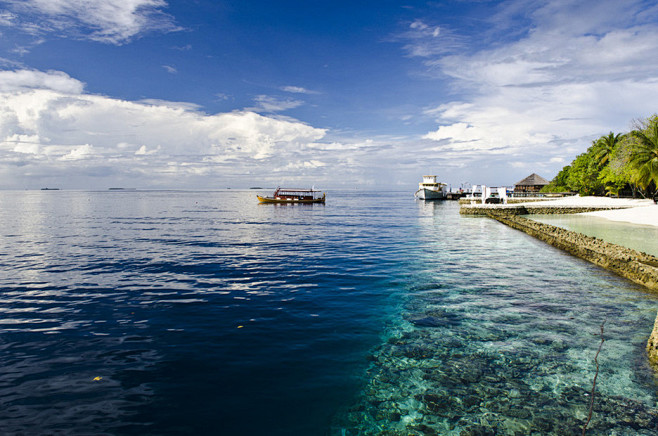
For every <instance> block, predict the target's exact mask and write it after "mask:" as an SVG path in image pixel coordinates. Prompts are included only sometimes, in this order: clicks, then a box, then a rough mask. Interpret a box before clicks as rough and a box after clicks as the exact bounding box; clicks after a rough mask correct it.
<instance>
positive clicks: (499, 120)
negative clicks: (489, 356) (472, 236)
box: [0, 0, 658, 192]
mask: <svg viewBox="0 0 658 436" xmlns="http://www.w3.org/2000/svg"><path fill="white" fill-rule="evenodd" d="M657 112H658V2H656V0H652V1H646V0H624V1H619V0H596V1H590V0H555V1H535V0H510V1H487V0H454V1H406V2H405V1H389V0H377V1H371V0H350V1H344V0H332V1H319V0H303V1H302V0H299V1H293V0H239V1H238V0H231V1H224V0H184V1H183V0H0V189H21V190H22V189H39V188H42V187H58V188H62V189H107V188H109V187H130V188H138V189H223V188H227V187H230V188H246V187H252V186H264V187H274V186H285V187H310V186H315V187H319V188H324V189H374V190H377V189H396V190H407V189H408V190H409V191H410V192H413V191H415V188H416V187H417V183H418V182H420V181H421V176H422V175H425V174H436V175H437V176H438V179H439V180H440V181H443V182H445V183H448V184H450V185H451V187H452V188H459V187H461V186H471V185H472V184H486V185H489V186H511V185H513V184H514V183H515V182H517V181H519V180H521V179H523V178H525V177H526V176H528V175H529V174H531V173H537V174H539V175H541V176H543V177H544V178H546V179H549V180H550V179H552V178H553V177H554V176H555V175H556V174H557V172H558V171H559V170H560V169H561V168H562V167H563V166H564V165H567V164H569V163H570V162H571V161H572V160H573V159H574V157H575V156H577V155H578V154H580V153H582V152H584V151H585V150H586V149H587V148H588V147H589V146H590V145H591V143H592V141H593V140H595V139H596V138H598V137H600V136H602V135H606V134H608V133H609V132H611V131H612V132H616V133H618V132H627V131H629V130H630V129H631V128H632V125H633V122H634V120H637V119H642V118H646V117H648V116H651V115H653V114H655V113H657Z"/></svg>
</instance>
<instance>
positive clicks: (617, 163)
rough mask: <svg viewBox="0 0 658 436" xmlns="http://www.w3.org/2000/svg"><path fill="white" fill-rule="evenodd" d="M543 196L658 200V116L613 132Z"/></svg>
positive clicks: (569, 167)
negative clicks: (566, 194) (572, 194)
mask: <svg viewBox="0 0 658 436" xmlns="http://www.w3.org/2000/svg"><path fill="white" fill-rule="evenodd" d="M542 192H577V193H579V194H580V195H613V196H620V195H621V196H632V197H645V198H646V197H655V196H656V195H658V115H653V116H651V117H649V118H646V119H640V120H637V121H635V122H634V125H633V130H631V131H630V132H628V133H616V134H615V133H613V132H610V133H609V134H607V135H605V136H601V137H600V138H599V139H596V140H594V141H592V145H591V146H590V147H589V148H588V149H587V151H586V152H585V153H582V154H580V155H578V156H577V157H576V159H574V160H573V162H571V164H570V165H567V166H565V167H564V168H562V170H561V171H560V172H559V173H558V175H557V176H555V178H554V179H553V180H551V182H550V183H549V184H548V185H546V186H545V187H544V188H543V189H542Z"/></svg>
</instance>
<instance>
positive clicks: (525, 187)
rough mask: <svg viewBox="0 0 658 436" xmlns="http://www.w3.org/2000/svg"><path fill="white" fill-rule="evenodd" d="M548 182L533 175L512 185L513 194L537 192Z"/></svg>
mask: <svg viewBox="0 0 658 436" xmlns="http://www.w3.org/2000/svg"><path fill="white" fill-rule="evenodd" d="M548 183H549V181H548V180H546V179H545V178H543V177H542V176H540V175H537V174H535V173H532V174H530V175H529V176H528V177H526V178H525V179H523V180H521V181H519V182H516V183H515V184H514V192H539V191H540V190H541V188H543V187H544V186H546V185H548Z"/></svg>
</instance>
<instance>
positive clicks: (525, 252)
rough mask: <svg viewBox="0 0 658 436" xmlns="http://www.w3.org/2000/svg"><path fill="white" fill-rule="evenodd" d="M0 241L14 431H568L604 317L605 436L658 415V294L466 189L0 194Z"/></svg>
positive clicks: (3, 362) (0, 318) (0, 351)
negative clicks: (271, 197)
mask: <svg viewBox="0 0 658 436" xmlns="http://www.w3.org/2000/svg"><path fill="white" fill-rule="evenodd" d="M0 238H1V241H2V244H1V245H0V367H1V368H2V372H0V423H1V425H2V429H3V430H2V432H4V433H6V434H58V433H61V434H139V435H144V434H154V435H155V434H227V435H236V434H239V435H263V434H268V435H288V434H290V435H292V434H295V435H298V434H304V435H326V434H340V435H343V434H345V435H347V434H381V433H383V432H385V431H389V432H393V434H460V432H461V431H471V432H472V433H471V434H478V433H475V432H476V431H479V430H482V429H488V431H493V432H496V433H497V434H515V433H514V432H518V434H529V431H528V429H534V430H536V429H540V430H541V433H542V434H550V433H556V434H559V433H560V432H561V431H568V430H573V428H575V427H576V426H578V425H581V424H582V422H583V421H584V418H585V415H586V412H587V409H588V406H589V394H588V392H589V390H591V383H592V378H593V375H594V370H595V367H594V362H593V358H594V354H595V352H596V350H597V348H598V346H599V339H600V338H599V336H598V335H599V330H600V324H601V323H602V322H603V321H604V320H605V322H606V324H605V336H606V342H605V344H604V347H603V348H602V352H601V355H600V357H599V361H600V362H601V373H600V375H599V378H598V384H597V389H598V391H597V395H598V398H599V400H600V401H599V402H598V403H597V404H598V406H597V407H599V409H600V410H598V412H597V411H596V410H597V409H596V408H595V412H596V413H595V414H594V418H593V421H592V424H591V426H590V427H591V428H592V432H593V433H592V434H597V433H596V432H597V431H598V432H599V433H598V434H610V432H611V431H616V432H617V433H618V434H654V433H653V432H655V431H658V426H656V421H655V420H652V418H651V417H652V416H654V415H653V413H654V412H655V409H654V408H655V407H656V401H657V396H656V387H657V385H656V382H655V380H654V378H653V373H652V370H651V368H649V366H648V364H647V363H646V359H645V358H644V344H645V341H646V339H647V337H648V334H649V332H650V330H651V327H652V325H653V319H654V317H655V313H656V312H655V311H656V309H657V308H658V304H657V303H658V300H657V299H656V297H655V296H654V295H652V294H649V293H647V292H645V291H644V290H643V289H642V288H640V287H638V286H636V285H634V284H632V283H630V282H628V281H626V280H623V279H621V278H618V277H616V276H614V275H612V274H610V273H608V272H606V271H604V270H601V269H600V268H597V267H595V266H592V265H590V264H588V263H586V262H583V261H581V260H578V259H575V258H573V257H571V256H569V255H566V254H564V253H563V252H561V251H559V250H556V249H553V248H552V247H549V246H547V245H545V244H543V243H541V242H539V241H536V240H534V239H532V238H530V237H528V236H526V235H524V234H523V233H520V232H517V231H515V230H512V229H510V228H507V227H505V226H503V225H501V224H499V223H497V222H495V221H492V220H488V219H486V218H465V217H460V216H459V214H458V206H457V204H456V203H454V202H443V203H422V202H415V201H414V200H413V196H412V195H411V194H410V193H409V192H398V193H385V194H383V193H375V192H369V193H368V192H358V191H351V192H329V193H328V196H327V204H326V205H284V206H278V205H259V204H257V201H256V197H255V192H254V191H230V190H229V191H217V192H177V191H172V192H166V191H153V192H148V191H144V192H142V191H106V192H70V191H43V192H42V191H36V192H34V191H25V192H0ZM464 374H468V377H466V378H465V379H464ZM519 404H522V406H519ZM519 410H520V411H519ZM542 410H544V411H545V412H542ZM546 410H547V411H546ZM623 410H630V411H632V412H633V416H635V417H636V418H632V419H631V418H628V419H626V417H625V416H619V415H618V414H619V413H622V411H623ZM629 413H630V412H629ZM624 419H626V421H629V422H630V423H627V424H623V425H622V424H619V422H626V421H624ZM565 422H566V423H567V424H565ZM565 425H570V426H571V427H568V428H567V427H564V426H565ZM624 425H625V426H624ZM476 427H477V428H476ZM478 429H479V430H478ZM395 432H398V433H395ZM432 432H434V433H432Z"/></svg>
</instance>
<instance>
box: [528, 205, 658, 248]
mask: <svg viewBox="0 0 658 436" xmlns="http://www.w3.org/2000/svg"><path fill="white" fill-rule="evenodd" d="M526 218H529V219H531V220H535V221H539V222H540V223H544V224H550V225H552V226H557V227H562V228H563V229H567V230H571V231H573V232H578V233H582V234H584V235H587V236H593V237H595V238H599V239H603V240H604V241H607V242H612V243H613V244H617V245H621V246H623V247H628V248H632V249H633V250H637V251H643V252H645V253H647V254H652V255H654V256H658V227H655V226H646V225H639V224H632V223H624V222H618V221H611V220H607V219H605V218H601V217H597V216H590V215H581V214H573V215H550V214H549V215H543V214H541V215H539V214H538V215H526Z"/></svg>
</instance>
